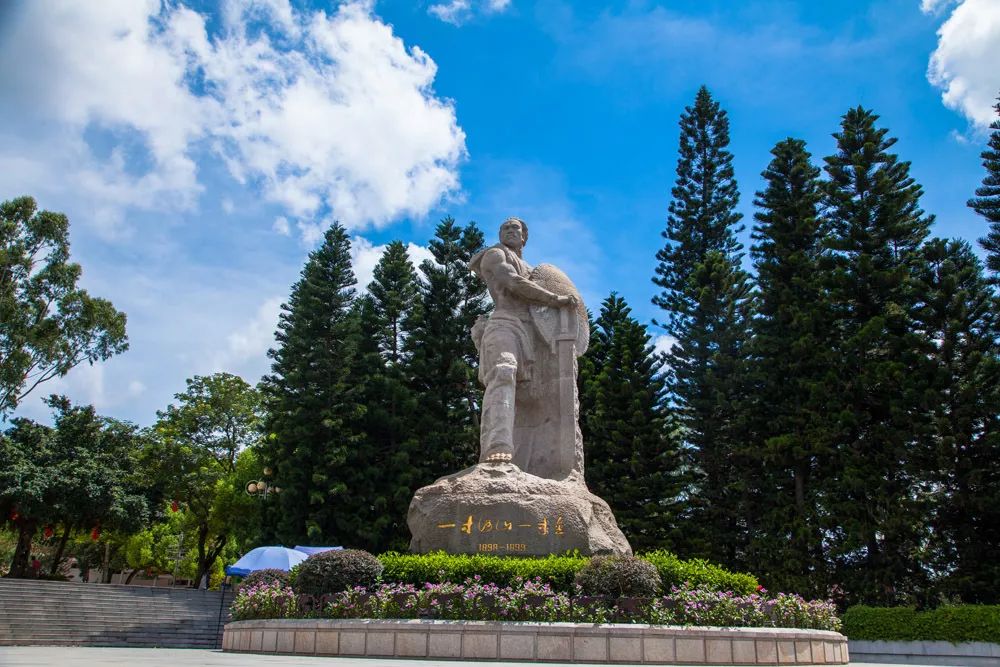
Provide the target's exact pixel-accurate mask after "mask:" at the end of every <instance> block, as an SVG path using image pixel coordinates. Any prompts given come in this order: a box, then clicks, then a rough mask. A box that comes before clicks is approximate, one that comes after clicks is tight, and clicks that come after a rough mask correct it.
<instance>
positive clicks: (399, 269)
mask: <svg viewBox="0 0 1000 667" xmlns="http://www.w3.org/2000/svg"><path fill="white" fill-rule="evenodd" d="M416 293H417V278H416V272H415V271H414V269H413V264H412V262H410V257H409V254H408V253H407V251H406V246H404V245H403V244H402V243H401V242H399V241H392V242H391V243H389V244H388V245H387V246H386V249H385V251H384V252H383V253H382V256H381V257H380V258H379V262H378V264H377V265H376V266H375V270H374V273H373V280H372V282H371V283H370V284H369V285H368V294H366V295H364V296H363V297H361V298H359V299H357V301H356V308H355V310H356V314H357V317H358V323H359V333H360V340H359V342H358V357H357V363H356V368H355V372H354V377H355V378H356V382H357V388H358V391H359V392H360V394H361V397H362V400H361V402H362V403H363V404H364V406H365V412H364V416H363V417H362V421H361V432H362V433H363V437H364V438H365V443H366V447H365V448H364V449H365V451H366V452H367V453H368V455H369V456H370V458H369V460H367V461H365V462H364V463H363V468H362V469H363V471H364V474H365V475H364V476H365V480H366V483H365V485H364V493H365V495H366V497H367V498H368V500H369V502H370V505H369V507H368V508H367V509H368V510H369V511H370V513H371V516H370V519H369V521H368V522H367V523H366V524H365V525H366V529H367V534H366V540H367V541H366V542H364V543H361V544H359V546H364V547H365V548H367V549H369V550H371V551H385V550H388V549H400V550H405V549H406V547H407V546H408V543H409V534H408V532H407V529H406V512H407V508H408V507H409V503H410V500H411V499H412V497H413V492H414V491H415V490H416V488H417V483H418V481H419V479H418V478H419V475H418V474H417V472H416V469H415V466H417V465H418V464H419V463H420V462H421V461H422V457H421V454H420V449H421V448H420V444H419V442H418V441H417V440H416V439H415V438H414V437H413V433H412V424H411V421H412V419H413V416H414V415H415V414H416V404H417V397H416V395H415V394H414V392H413V391H412V389H411V388H410V385H409V383H408V382H407V378H406V375H405V372H404V371H405V369H404V363H403V362H404V355H403V347H404V343H405V340H406V337H407V331H406V323H407V321H409V318H410V313H411V312H412V310H413V308H414V305H415V302H416Z"/></svg>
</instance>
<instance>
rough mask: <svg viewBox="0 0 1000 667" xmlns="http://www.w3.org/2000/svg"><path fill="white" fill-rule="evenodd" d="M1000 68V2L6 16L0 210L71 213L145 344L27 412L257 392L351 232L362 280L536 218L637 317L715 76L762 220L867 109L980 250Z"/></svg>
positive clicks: (139, 405) (945, 227)
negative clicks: (700, 99) (291, 301)
mask: <svg viewBox="0 0 1000 667" xmlns="http://www.w3.org/2000/svg"><path fill="white" fill-rule="evenodd" d="M998 52H1000V0H964V1H962V2H955V1H949V0H884V1H879V2H861V1H860V0H859V1H854V0H851V1H847V0H844V1H833V0H831V1H829V2H805V1H802V2H777V1H775V2H732V1H727V0H719V1H714V2H713V1H705V0H702V1H698V2H688V1H679V0H678V1H672V2H661V3H652V2H624V3H594V4H588V3H581V2H574V3H569V2H547V1H542V2H537V3H528V2H524V1H521V0H442V1H440V2H433V1H425V2H410V1H407V2H404V1H401V0H396V1H391V2H389V1H386V2H378V3H368V2H349V3H344V4H338V3H329V2H303V3H288V2H285V1H284V0H268V1H266V2H256V3H252V4H248V3H236V2H221V3H215V2H203V1H195V0H190V1H188V2H181V1H179V0H175V1H173V2H169V3H165V4H161V3H159V2H155V1H152V0H149V1H147V2H136V1H134V0H120V1H112V0H108V1H106V2H104V1H102V2H100V3H95V2H86V1H83V0H81V1H80V2H51V3H50V2H46V1H38V2H27V1H25V2H21V3H16V2H15V3H13V4H10V3H7V4H5V5H4V6H3V7H2V8H0V117H2V118H4V122H3V123H2V126H0V198H2V199H9V198H11V197H14V196H18V195H21V194H31V195H33V196H35V197H36V198H37V199H38V200H39V203H40V205H41V206H42V207H44V208H48V209H52V210H58V211H62V212H65V213H66V214H67V215H68V216H69V217H70V220H71V234H72V242H73V257H74V259H75V260H76V261H79V262H80V263H81V264H82V265H83V268H84V275H83V283H84V285H85V286H86V287H87V288H88V289H90V290H91V291H92V292H93V293H94V294H97V295H100V296H104V297H107V298H109V299H111V300H112V301H113V302H114V303H115V305H116V306H117V307H118V308H120V309H122V310H124V311H125V312H126V313H127V314H128V317H129V336H130V341H131V349H130V350H129V351H128V352H126V353H125V354H123V355H120V356H119V357H116V358H115V359H113V360H111V361H109V362H107V363H104V364H100V365H97V366H94V367H87V366H84V367H80V368H78V369H76V370H74V371H73V372H72V373H71V374H70V375H69V376H67V377H66V378H65V379H63V380H60V381H59V382H50V383H49V384H48V385H46V386H45V387H44V389H43V390H42V391H41V392H38V394H39V395H38V396H33V397H32V398H30V399H29V400H28V401H26V403H25V404H24V405H23V407H22V408H21V410H20V414H22V415H25V416H31V417H36V418H44V417H45V409H44V407H43V406H41V404H40V402H39V398H40V396H41V395H42V394H45V393H49V392H53V391H57V392H64V393H67V394H68V395H69V396H70V397H71V398H73V399H74V400H76V401H79V402H89V403H94V404H95V405H96V406H97V407H98V409H99V410H101V411H102V412H103V413H105V414H109V415H113V416H116V417H121V418H126V419H131V420H133V421H136V422H138V423H140V424H149V423H151V422H152V421H153V420H154V419H155V412H156V410H157V409H163V408H164V407H165V406H166V405H167V403H168V402H169V401H170V399H171V397H172V395H173V394H174V393H176V392H178V391H181V390H182V389H183V387H184V379H185V378H187V377H190V376H192V375H194V374H207V373H211V372H214V371H219V370H225V371H229V372H234V373H238V374H240V375H242V376H243V377H245V378H246V379H247V380H249V381H251V382H253V381H256V380H257V379H258V378H259V377H260V375H261V374H262V373H264V372H266V370H267V359H266V356H265V353H266V350H267V348H268V347H269V346H270V345H271V341H272V334H273V331H274V325H275V322H276V319H277V312H278V307H279V305H280V303H281V302H282V301H283V300H284V299H286V298H287V295H288V290H289V287H290V286H291V284H292V283H293V282H294V281H295V279H296V277H297V275H298V272H299V270H300V269H301V266H302V263H303V261H304V259H305V256H306V254H307V253H308V251H309V250H310V249H311V248H312V247H314V244H315V242H316V240H317V239H318V237H319V235H320V234H321V233H322V231H323V229H324V228H325V227H326V226H327V225H328V224H329V223H330V221H332V220H335V219H339V220H340V221H341V222H342V223H343V224H345V226H347V227H348V229H349V230H350V232H351V234H352V237H353V238H354V242H355V243H354V245H355V254H356V258H355V265H356V268H357V271H358V274H359V276H361V277H362V281H363V282H367V279H368V278H367V277H369V276H370V273H371V268H372V266H373V265H374V263H375V261H376V260H377V257H378V253H379V247H380V246H382V245H384V244H385V243H387V242H388V241H390V240H392V239H397V238H398V239H402V240H404V241H406V242H408V243H410V244H411V246H410V247H411V251H412V253H413V255H414V257H415V258H417V259H422V258H424V257H426V256H427V251H426V249H425V248H424V246H425V245H426V243H427V240H428V239H429V238H430V237H431V235H432V234H433V229H434V226H435V224H436V222H437V221H438V220H439V219H440V218H442V217H444V216H446V215H453V216H454V217H455V218H456V219H458V220H459V221H460V222H465V221H468V220H476V221H477V222H478V223H480V225H481V226H482V227H483V228H484V229H485V230H486V231H487V233H488V238H489V239H490V240H491V242H492V240H493V238H494V235H495V230H496V227H497V226H498V224H499V222H500V221H501V220H502V219H503V218H505V217H506V216H508V215H519V216H521V217H523V218H524V219H525V220H527V221H528V223H529V225H530V226H531V240H530V243H529V245H528V247H527V248H526V257H527V259H528V260H529V261H530V262H540V261H546V262H551V263H554V264H557V265H559V266H561V267H562V268H564V269H565V270H566V271H567V273H568V274H569V275H570V276H571V277H572V278H573V279H574V280H575V281H576V282H577V284H578V286H579V287H580V288H581V291H582V292H583V295H584V297H585V299H586V300H587V302H588V305H589V306H590V307H591V308H592V309H595V310H596V308H597V307H598V306H599V302H600V300H601V299H602V298H604V297H605V296H607V294H608V293H609V292H611V291H612V290H615V291H617V292H619V293H620V294H622V295H623V296H625V297H626V299H627V300H628V302H629V303H630V305H631V306H632V307H633V310H634V313H635V314H636V316H637V317H638V318H639V319H640V320H642V321H644V322H647V323H648V322H650V321H651V320H652V319H653V318H654V317H656V316H657V313H656V311H655V309H654V308H653V307H652V306H651V305H650V298H651V297H652V295H653V293H654V287H653V285H652V284H651V282H650V277H651V275H652V271H653V266H654V263H655V260H654V254H655V252H656V250H657V249H658V248H659V247H660V245H661V242H662V240H661V238H660V236H659V234H660V231H661V230H662V229H663V226H664V221H665V216H666V209H667V205H668V203H669V191H670V187H671V184H672V182H673V178H674V168H675V165H676V148H677V135H678V131H677V120H678V116H679V114H680V113H681V112H682V111H683V108H684V106H685V105H688V104H690V103H691V101H692V100H693V98H694V94H695V91H696V90H697V88H698V87H699V86H700V85H702V84H705V85H707V86H708V87H709V88H710V90H711V91H712V93H713V94H714V95H715V97H716V98H717V99H718V100H719V101H720V102H721V104H722V105H723V107H724V108H725V109H726V110H727V111H728V113H729V116H730V122H731V138H732V145H731V150H732V152H733V154H734V156H735V158H734V160H735V166H736V173H737V178H738V181H739V185H740V190H741V194H742V200H741V205H740V208H741V211H742V212H743V213H744V214H745V216H746V218H745V222H747V224H748V226H749V224H750V223H751V222H752V220H751V216H752V213H753V206H752V201H753V193H754V192H755V191H756V190H757V189H759V188H760V186H761V180H760V177H759V174H760V172H761V171H762V170H763V169H764V167H765V166H766V164H767V162H768V158H769V153H768V151H769V150H770V148H771V147H772V146H773V145H774V144H775V143H776V142H777V141H779V140H780V139H783V138H785V137H787V136H794V137H800V138H802V139H805V140H806V141H807V142H808V145H809V149H810V150H811V151H812V153H813V154H814V156H815V157H816V160H817V162H820V161H821V158H822V157H823V156H825V155H828V154H830V153H831V152H832V151H833V139H832V137H831V134H832V133H833V132H835V131H836V130H837V126H838V122H839V118H840V116H841V115H842V114H843V113H844V112H845V111H846V110H847V109H848V108H849V107H851V106H855V105H858V104H861V105H863V106H865V107H868V108H872V109H874V110H875V111H876V112H878V113H879V114H881V116H882V123H883V125H884V126H885V127H888V128H889V129H890V133H891V134H892V135H893V136H895V137H898V138H899V143H898V144H897V146H896V148H897V150H898V152H899V154H900V155H901V156H902V158H903V159H905V160H909V161H911V162H912V173H913V175H914V177H915V178H916V179H917V181H918V182H920V183H921V184H922V185H923V186H924V188H925V191H926V194H925V196H924V199H923V204H924V208H925V209H926V210H927V211H928V212H930V213H933V214H935V215H936V216H937V222H936V224H935V227H934V233H935V234H938V235H943V236H959V237H963V238H965V239H968V240H970V241H974V240H975V239H976V238H978V237H979V236H981V235H982V233H983V223H982V221H981V220H979V219H978V218H977V217H976V216H975V215H974V214H973V213H972V212H971V211H970V210H969V209H967V208H966V206H965V201H966V199H968V197H969V196H970V195H971V193H972V191H973V190H974V189H975V187H976V186H977V185H978V183H979V181H980V180H981V179H982V176H983V172H982V168H981V165H980V159H979V153H980V151H981V150H982V147H983V144H984V143H985V141H986V137H987V133H986V127H987V125H988V124H989V123H990V122H991V120H992V118H993V115H992V114H993V112H992V109H991V108H990V107H991V105H992V104H993V102H994V99H995V97H996V95H997V93H998V92H1000V67H998V66H997V65H996V54H997V53H998ZM744 240H745V241H748V232H747V233H746V234H744ZM651 332H653V333H655V328H651Z"/></svg>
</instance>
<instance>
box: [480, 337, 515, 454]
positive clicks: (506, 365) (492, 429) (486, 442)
mask: <svg viewBox="0 0 1000 667" xmlns="http://www.w3.org/2000/svg"><path fill="white" fill-rule="evenodd" d="M498 333H499V332H498ZM486 342H487V344H488V346H489V351H488V354H487V355H485V356H487V360H486V361H487V362H488V363H489V366H488V368H487V372H486V375H485V378H484V379H485V385H486V391H485V392H484V393H483V415H482V419H481V420H480V428H481V430H480V440H479V442H480V454H479V460H480V462H484V461H504V462H506V461H510V460H511V459H512V458H513V457H514V391H515V389H516V387H517V356H516V354H515V352H514V349H516V348H515V347H514V346H516V339H514V337H513V336H512V335H509V334H508V335H497V336H489V337H488V340H487V341H486Z"/></svg>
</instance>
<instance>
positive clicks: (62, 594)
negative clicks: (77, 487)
mask: <svg viewBox="0 0 1000 667" xmlns="http://www.w3.org/2000/svg"><path fill="white" fill-rule="evenodd" d="M232 597H233V594H232V592H231V591H227V592H226V599H225V601H224V602H223V605H224V607H223V613H222V623H223V624H225V623H226V622H227V621H228V620H229V604H230V603H231V602H232ZM220 602H221V594H220V593H219V592H218V591H199V590H191V589H171V588H146V587H139V586H117V585H113V584H78V583H68V582H58V581H33V580H25V579H0V646H25V645H46V646H148V647H164V648H217V647H219V646H221V642H222V627H221V626H220V625H219V604H220Z"/></svg>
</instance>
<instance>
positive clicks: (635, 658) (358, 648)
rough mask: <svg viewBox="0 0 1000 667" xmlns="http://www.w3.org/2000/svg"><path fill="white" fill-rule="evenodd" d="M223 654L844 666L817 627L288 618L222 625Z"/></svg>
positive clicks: (840, 639)
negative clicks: (229, 652)
mask: <svg viewBox="0 0 1000 667" xmlns="http://www.w3.org/2000/svg"><path fill="white" fill-rule="evenodd" d="M222 649H223V650H224V651H238V652H244V653H294V654H301V655H341V656H372V657H374V656H381V657H390V656H392V657H397V658H425V659H426V658H440V659H445V658H450V659H459V658H460V659H466V660H470V659H472V660H529V661H542V662H544V661H552V662H587V663H608V662H616V663H622V662H625V663H632V664H643V665H671V664H688V665H691V664H694V665H699V664H701V665H722V664H736V665H775V664H778V663H781V664H797V665H844V664H847V663H848V662H849V660H848V654H847V638H846V637H845V636H844V635H842V634H840V633H837V632H829V631H825V630H792V629H785V628H709V627H680V626H670V625H638V624H637V625H630V624H629V625H626V624H620V625H612V624H608V625H596V624H584V623H499V622H487V621H425V620H394V621H386V620H377V621H373V620H333V619H301V620H300V619H295V620H269V621H237V622H235V623H229V624H228V625H226V629H225V632H224V634H223V638H222Z"/></svg>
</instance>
